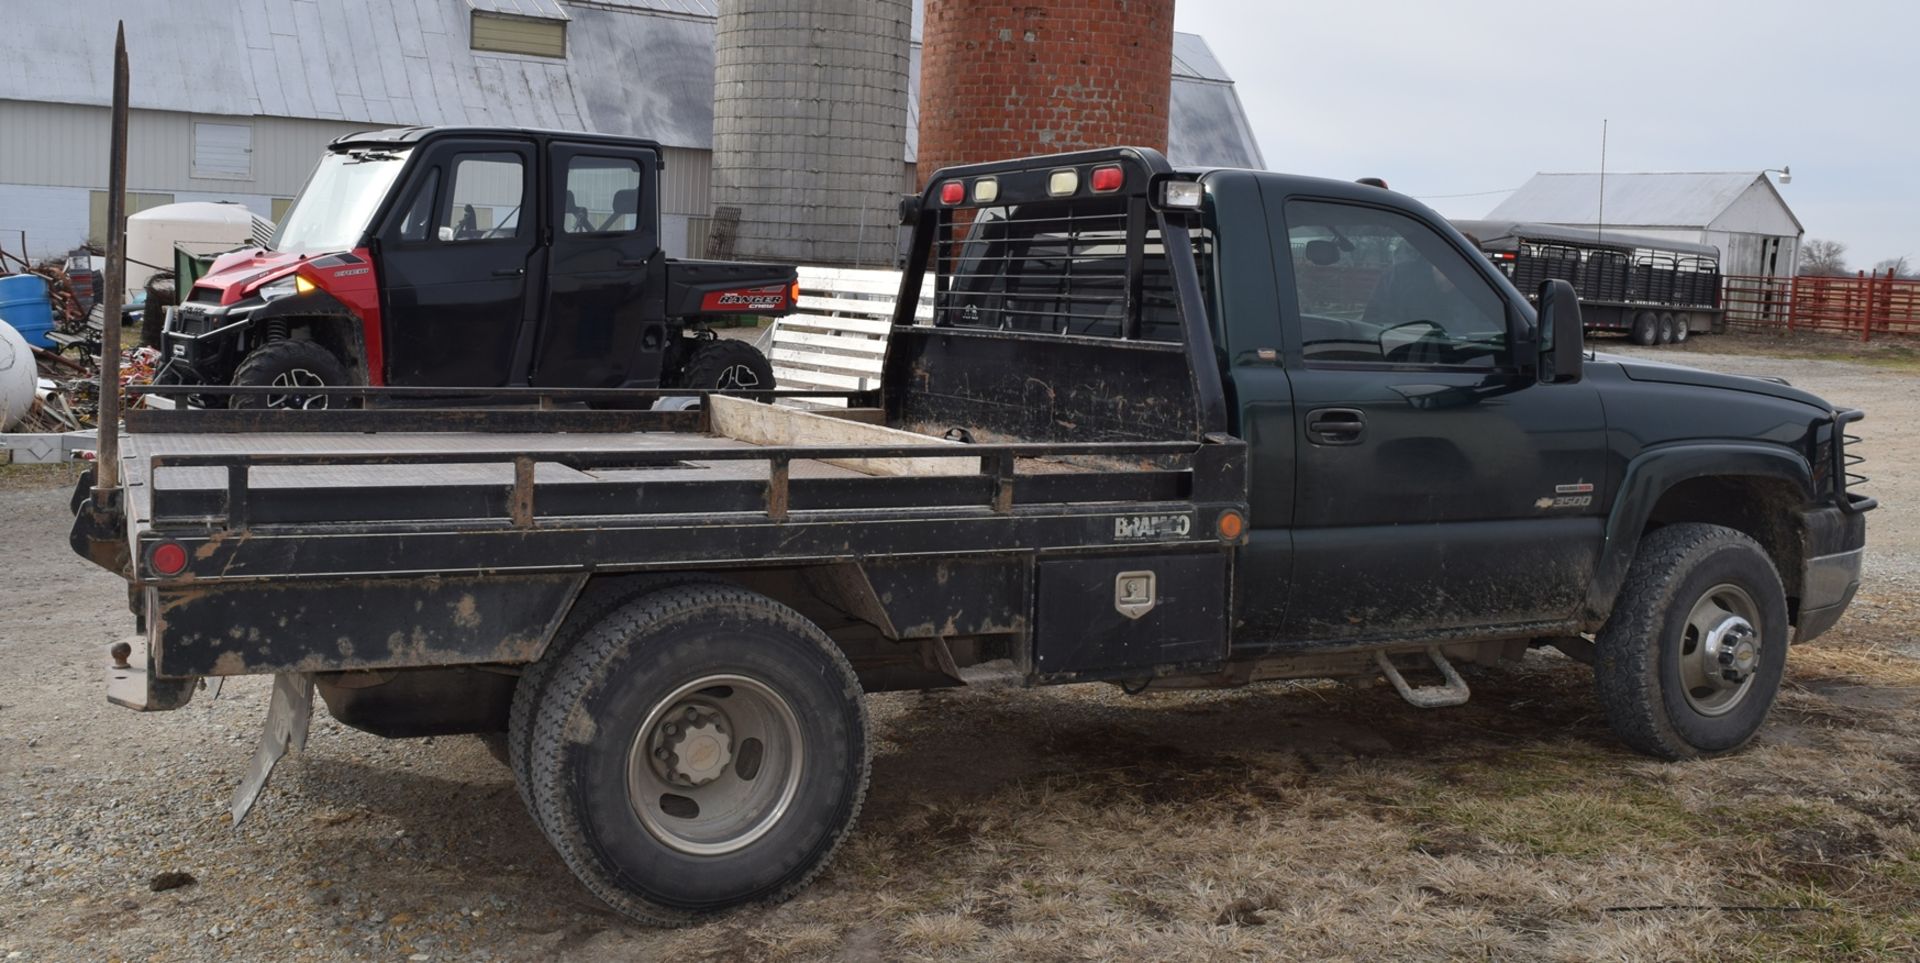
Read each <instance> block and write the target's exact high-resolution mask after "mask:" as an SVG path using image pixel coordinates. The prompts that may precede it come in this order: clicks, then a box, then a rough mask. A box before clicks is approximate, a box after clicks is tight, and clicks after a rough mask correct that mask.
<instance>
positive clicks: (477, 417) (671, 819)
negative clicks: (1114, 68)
mask: <svg viewBox="0 0 1920 963" xmlns="http://www.w3.org/2000/svg"><path fill="white" fill-rule="evenodd" d="M902 214H903V217H904V219H905V220H906V221H907V222H908V223H910V224H911V225H912V227H913V243H912V248H911V252H912V253H911V257H910V260H909V263H908V267H907V269H906V271H905V275H904V277H903V279H902V291H904V292H909V295H908V296H907V297H905V298H903V299H902V301H901V302H900V305H901V306H900V307H899V308H898V310H897V314H896V320H895V325H894V328H893V333H892V336H891V342H890V350H889V355H888V358H887V362H886V368H885V373H884V376H883V378H882V387H881V388H880V389H879V390H878V391H877V392H872V393H866V394H852V395H844V396H840V397H837V398H834V397H827V396H826V394H831V393H826V394H821V393H815V394H813V395H811V396H806V395H804V394H803V393H794V392H787V393H762V394H760V395H752V394H744V395H743V394H735V395H732V396H729V395H725V394H721V393H715V392H703V393H702V397H703V398H704V403H703V404H702V405H701V406H700V407H699V408H697V409H690V410H634V409H635V408H636V406H633V405H626V406H622V407H618V408H616V409H615V410H585V409H577V408H571V407H556V406H554V405H553V404H552V402H553V401H554V400H555V396H556V394H557V396H558V397H559V398H560V399H562V400H564V399H567V398H571V397H575V395H576V394H577V393H572V394H570V393H568V392H564V391H563V392H558V393H549V394H544V395H542V396H541V400H542V402H543V403H542V405H541V406H539V407H533V408H491V409H474V410H457V411H456V410H449V411H433V410H413V409H404V408H391V407H385V408H383V407H378V406H376V407H373V408H369V409H367V410H346V409H339V408H336V409H333V410H324V411H286V410H217V411H131V412H129V413H128V416H127V423H126V429H127V435H126V436H125V437H124V439H122V441H123V442H124V449H123V452H122V455H121V457H120V459H119V461H118V462H116V463H115V464H117V465H118V466H119V467H120V469H121V475H122V478H123V479H124V482H123V483H122V484H120V485H118V486H112V487H95V486H93V484H92V483H91V482H90V481H88V482H83V483H82V485H81V486H80V488H79V489H78V490H77V491H76V493H75V507H76V511H77V517H76V523H75V528H74V535H73V540H74V546H75V548H76V550H78V551H79V552H81V553H82V554H83V555H85V556H86V557H88V558H90V559H92V560H94V561H95V562H97V563H98V564H100V565H102V566H105V567H106V568H109V569H111V570H113V571H116V572H119V573H121V574H123V575H124V576H125V577H126V578H127V580H128V582H129V584H130V585H131V587H132V593H131V596H132V604H133V605H132V607H133V610H134V613H135V620H136V624H137V628H138V631H139V633H140V634H139V635H138V636H137V637H135V638H133V639H130V640H128V641H127V643H126V644H125V645H124V646H123V647H121V648H119V649H118V650H117V653H116V654H117V655H118V656H120V657H122V658H121V661H122V662H123V663H124V666H123V667H120V668H116V669H111V670H109V671H110V681H109V690H108V691H109V698H110V699H112V700H113V701H115V702H117V703H120V704H123V705H127V706H130V707H132V708H136V709H172V708H177V707H179V706H180V705H182V704H185V703H186V702H187V700H188V699H189V698H191V697H192V695H193V693H194V691H195V688H196V685H197V683H198V682H199V681H200V680H202V679H205V678H207V677H210V676H227V675H244V674H272V675H274V676H275V680H276V682H275V688H274V697H273V700H272V703H271V708H270V709H269V713H268V721H267V731H266V734H265V736H264V737H263V740H262V745H261V750H260V753H259V755H258V756H257V757H256V760H255V764H254V766H253V768H252V769H251V770H250V771H249V772H248V773H247V774H246V776H245V777H244V778H243V780H242V782H241V784H240V787H239V789H238V791H237V793H236V798H235V804H234V809H235V816H236V818H238V816H239V815H241V814H243V813H244V812H245V810H246V808H247V806H249V805H250V804H251V801H252V799H253V798H254V796H255V795H256V794H257V793H258V792H259V791H260V790H261V788H262V786H263V785H264V783H265V780H266V778H267V774H268V772H269V771H270V769H271V767H272V764H273V761H274V760H275V759H277V758H279V756H280V755H281V754H282V753H283V752H285V751H286V750H287V748H288V747H290V746H297V745H299V744H300V742H301V740H302V739H303V738H304V732H305V725H306V719H307V713H308V712H309V711H310V708H311V699H312V693H313V691H314V690H315V689H316V688H317V689H318V691H319V693H320V694H321V696H322V697H324V698H325V700H326V702H327V704H328V706H329V708H330V709H331V710H332V712H333V714H334V716H335V717H336V718H338V719H340V720H341V721H343V722H346V723H347V724H349V725H353V726H356V727H359V728H362V729H366V730H368V731H371V732H375V733H379V734H382V735H388V736H416V735H428V734H442V733H457V732H474V733H481V734H484V735H486V736H487V737H488V738H489V739H491V740H492V741H493V742H494V744H495V745H496V746H498V747H499V748H500V749H502V750H503V751H504V754H505V756H506V757H507V759H508V761H509V763H510V765H511V766H512V768H513V770H514V773H515V775H516V777H517V779H518V783H519V786H520V788H521V791H522V794H523V795H524V796H525V799H526V802H527V803H528V805H529V806H530V808H531V809H532V811H533V813H534V815H535V818H536V821H537V822H538V824H539V825H540V826H541V827H542V829H543V831H544V832H545V834H546V835H547V837H548V838H549V839H550V841H551V842H552V843H553V845H554V846H555V847H556V848H557V849H558V850H559V852H560V853H561V855H562V856H563V857H564V858H565V860H566V862H567V863H568V865H569V866H570V867H572V869H573V870H574V871H575V872H576V874H577V875H578V876H579V878H580V879H581V880H582V882H584V883H585V884H586V885H587V886H588V887H589V888H590V889H592V891H593V892H594V893H596V894H597V895H599V896H600V897H601V898H602V899H604V900H606V901H607V903H609V904H610V905H611V906H613V907H614V908H616V909H617V910H619V911H620V912H622V913H625V914H627V915H629V916H631V917H633V918H635V919H640V920H648V921H655V922H662V923H678V922H684V921H687V920H691V919H695V918H698V917H700V916H702V915H705V914H709V913H713V912H716V911H719V910H721V909H724V908H726V907H729V906H733V905H737V904H740V903H742V902H747V901H755V900H767V899H778V898H781V897H783V896H786V895H788V894H790V893H792V892H793V891H795V890H796V889H797V888H798V887H800V886H801V885H803V884H804V883H805V882H806V881H807V880H808V879H809V878H811V877H812V876H813V874H814V873H816V872H817V871H818V870H819V869H820V868H821V867H822V866H823V865H824V863H825V861H826V860H827V859H828V858H829V857H830V856H831V854H832V853H833V851H834V849H835V847H836V846H837V845H838V843H839V842H840V841H841V840H842V839H843V838H844V837H845V835H846V833H847V831H848V828H849V826H850V825H851V824H852V822H853V820H854V818H855V816H856V814H857V811H858V809H859V808H860V801H861V799H862V797H863V795H864V792H865V786H866V781H867V778H868V757H869V752H870V743H869V737H868V730H867V718H866V714H865V711H864V708H863V702H862V698H861V696H862V693H863V692H871V691H880V690H888V689H909V688H926V687H934V686H953V685H963V684H969V683H971V682H975V681H979V680H981V679H983V678H987V677H995V676H997V677H1000V678H1003V679H1004V678H1007V677H1011V678H1013V679H1015V680H1017V681H1019V682H1023V683H1025V684H1028V685H1045V684H1055V683H1069V682H1085V681H1095V680H1100V681H1108V682H1113V683H1118V684H1121V685H1124V686H1126V687H1127V688H1128V689H1129V690H1135V691H1137V690H1138V689H1140V688H1145V687H1149V686H1152V687H1192V686H1233V685H1243V684H1246V683H1249V682H1254V681H1259V680H1265V679H1278V678H1295V677H1333V676H1367V677H1375V676H1385V678H1386V679H1387V681H1388V682H1390V683H1392V684H1393V685H1394V687H1395V688H1396V689H1398V690H1399V691H1400V692H1401V694H1403V695H1404V696H1406V698H1407V699H1408V701H1410V702H1413V703H1415V704H1416V705H1423V706H1444V705H1450V704H1455V703H1457V702H1459V701H1462V700H1464V699H1465V698H1466V697H1467V695H1468V687H1467V683H1466V681H1465V680H1464V679H1463V678H1462V677H1461V676H1460V674H1459V673H1458V672H1457V671H1456V670H1455V668H1454V663H1455V662H1458V661H1465V662H1472V663H1480V664H1490V663H1497V662H1501V661H1504V660H1511V659H1515V658H1518V657H1520V656H1521V655H1523V654H1524V653H1525V652H1526V650H1527V649H1528V648H1529V647H1531V646H1541V645H1551V646H1556V647H1558V648H1560V649H1561V650H1563V651H1565V652H1567V653H1568V654H1570V655H1571V656H1573V657H1575V658H1577V659H1580V660H1583V661H1586V662H1590V663H1591V664H1592V665H1593V668H1594V675H1595V680H1596V685H1597V689H1598V694H1599V700H1600V702H1601V704H1602V706H1603V707H1604V709H1605V712H1606V715H1607V718H1608V719H1609V720H1610V722H1611V723H1612V725H1613V728H1614V729H1615V731H1616V732H1617V733H1618V734H1619V736H1620V738H1621V739H1622V741H1623V742H1625V743H1626V744H1627V745H1629V746H1631V747H1633V748H1635V749H1638V750H1641V751H1644V752H1648V753H1651V754H1654V755H1657V756H1663V757H1667V758H1686V757H1697V756H1707V755H1713V754H1716V753H1722V752H1728V751H1731V750H1734V749H1737V748H1738V747H1740V746H1741V745H1743V744H1744V743H1746V742H1747V741H1748V740H1749V739H1750V738H1751V737H1752V736H1753V735H1754V733H1755V731H1756V730H1757V729H1758V728H1759V727H1760V726H1761V723H1762V720H1763V719H1764V717H1765V715H1766V713H1767V710H1768V708H1769V706H1770V704H1771V702H1772V700H1773V697H1774V693H1775V690H1776V688H1777V687H1778V685H1779V682H1780V677H1781V673H1782V670H1783V666H1784V662H1785V657H1786V648H1787V645H1788V644H1789V641H1790V640H1793V641H1805V640H1807V639H1811V638H1813V637H1815V636H1818V635H1819V634H1821V633H1822V632H1824V631H1826V630H1827V629H1828V628H1830V627H1831V626H1832V625H1833V624H1834V622H1835V621H1836V620H1837V619H1838V618H1839V617H1840V615H1841V612H1842V611H1843V610H1844V609H1845V607H1846V606H1847V604H1848V602H1849V601H1850V600H1851V599H1852V597H1853V594H1854V592H1855V590H1856V588H1857V586H1858V583H1859V578H1860V559H1861V552H1862V547H1863V544H1864V539H1865V524H1864V514H1863V513H1864V512H1865V511H1866V510H1868V509H1870V508H1872V507H1873V501H1872V500H1871V499H1869V498H1866V497H1864V496H1862V495H1860V494H1858V493H1856V492H1851V491H1849V490H1848V483H1849V475H1848V471H1849V466H1850V465H1851V463H1852V462H1853V461H1854V460H1855V459H1854V456H1852V455H1850V454H1849V453H1848V452H1847V450H1846V446H1847V436H1846V434H1845V429H1846V426H1847V425H1848V424H1849V423H1850V422H1852V421H1854V420H1856V419H1858V418H1859V417H1861V416H1860V413H1859V412H1857V411H1842V410H1836V409H1834V408H1832V407H1830V406H1829V405H1827V404H1826V403H1825V402H1822V401H1821V400H1819V399H1818V398H1815V397H1813V396H1811V395H1809V394H1806V393H1805V392H1801V391H1798V390H1795V389H1793V388H1791V387H1788V386H1786V385H1785V384H1782V383H1775V382H1769V381H1762V380H1755V379H1749V378H1736V377H1727V376H1722V375H1715V374H1709V373H1706V372H1700V371H1693V370H1689V369H1685V368H1679V367H1674V366H1669V365H1656V364H1647V363H1642V362H1638V361H1630V360H1626V359H1618V358H1606V357H1588V356H1587V355H1585V354H1584V353H1583V349H1582V343H1581V320H1580V316H1579V310H1578V304H1577V301H1576V299H1575V297H1574V296H1573V292H1572V291H1571V289H1570V288H1568V287H1567V286H1566V284H1565V282H1560V281H1553V282H1548V283H1547V284H1546V285H1544V286H1543V288H1542V290H1541V292H1540V293H1539V297H1538V302H1539V307H1538V309H1537V311H1536V309H1535V308H1534V307H1533V306H1532V305H1531V304H1530V303H1529V300H1528V299H1527V298H1526V297H1523V296H1522V295H1521V293H1520V292H1519V291H1517V290H1515V289H1514V288H1513V287H1512V286H1511V284H1510V283H1509V282H1508V281H1507V280H1506V279H1505V278H1504V277H1503V276H1501V275H1500V274H1499V273H1498V272H1497V271H1496V270H1494V268H1493V266H1492V265H1491V264H1490V263H1489V262H1488V261H1487V260H1486V259H1485V258H1482V257H1480V256H1478V255H1477V254H1476V253H1475V252H1474V251H1473V249H1472V248H1471V247H1469V246H1468V244H1467V242H1466V241H1465V240H1464V239H1463V238H1462V237H1461V236H1460V235H1459V234H1458V233H1457V232H1455V231H1454V230H1452V229H1451V228H1450V227H1448V226H1447V223H1446V222H1445V221H1444V220H1442V219H1440V218H1439V217H1438V216H1436V215H1435V214H1434V213H1433V212H1431V211H1429V210H1428V209H1427V208H1425V207H1423V206H1421V205H1420V204H1418V203H1416V202H1414V201H1412V200H1410V199H1408V198H1405V197H1401V196H1399V195H1396V194H1391V193H1388V192H1385V191H1382V190H1379V189H1377V188H1372V187H1365V186H1358V185H1353V184H1346V183H1341V182H1333V181H1325V180H1314V179H1307V178H1300V177H1291V176H1284V175H1279V174H1268V173H1257V172H1250V171H1236V170H1218V171H1201V172H1187V171H1176V170H1174V169H1172V168H1170V167H1169V166H1168V165H1167V163H1166V162H1165V161H1164V159H1162V158H1161V156H1160V155H1159V154H1157V153H1155V152H1153V151H1150V150H1142V149H1115V150H1107V151H1098V152H1091V153H1079V154H1068V155H1061V156H1056V157H1041V158H1031V159H1026V160H1018V161H1009V162H1004V163H996V164H986V165H979V166H970V167H962V168H953V169H949V170H945V171H942V172H940V173H939V174H938V175H937V176H935V177H934V178H933V180H932V182H931V183H930V184H929V186H928V188H927V191H926V193H925V194H924V195H923V196H921V197H918V198H909V199H907V200H905V201H903V203H902ZM1383 252H1384V255H1385V256H1381V255H1382V253H1383ZM1358 253H1364V254H1365V256H1364V257H1362V256H1357V254H1358ZM1378 265H1391V268H1385V269H1383V268H1380V267H1378ZM929 273H931V274H932V276H933V279H934V291H935V298H934V305H933V316H932V321H931V322H930V323H920V324H916V323H915V321H914V312H915V307H916V305H915V301H916V299H915V298H914V297H913V296H912V294H913V293H917V292H918V291H919V290H920V288H921V282H922V279H923V277H925V276H926V275H927V274H929ZM322 390H326V391H335V392H356V391H357V392H382V391H385V392H388V393H392V392H400V393H402V394H404V393H405V392H406V391H407V389H322ZM416 390H418V389H416ZM782 394H784V395H786V396H787V397H785V398H781V399H780V400H783V401H785V402H787V404H767V403H764V402H766V401H768V400H771V399H773V398H778V397H779V396H780V395H782ZM644 395H645V393H644V392H643V393H642V396H644ZM832 401H838V402H839V403H841V404H843V405H846V407H844V408H840V409H828V408H825V407H814V408H811V409H808V410H802V409H801V408H799V407H795V406H794V405H795V404H808V403H811V404H813V405H816V406H819V405H824V404H825V403H828V402H832ZM103 447H104V444H103ZM1416 671H1417V672H1419V673H1421V674H1422V676H1424V677H1428V678H1438V679H1439V680H1441V681H1438V682H1434V683H1430V684H1415V682H1411V681H1409V680H1408V678H1407V676H1408V675H1410V674H1413V673H1415V672H1416Z"/></svg>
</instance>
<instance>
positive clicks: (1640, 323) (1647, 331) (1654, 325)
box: [1632, 311, 1660, 346]
mask: <svg viewBox="0 0 1920 963" xmlns="http://www.w3.org/2000/svg"><path fill="white" fill-rule="evenodd" d="M1632 336H1633V343H1634V344H1637V345H1642V346H1650V345H1653V344H1656V343H1658V342H1659V340H1660V318H1659V316H1658V315H1656V314H1654V313H1653V312H1652V311H1642V312H1640V313H1639V314H1636V315H1634V316H1633V332H1632Z"/></svg>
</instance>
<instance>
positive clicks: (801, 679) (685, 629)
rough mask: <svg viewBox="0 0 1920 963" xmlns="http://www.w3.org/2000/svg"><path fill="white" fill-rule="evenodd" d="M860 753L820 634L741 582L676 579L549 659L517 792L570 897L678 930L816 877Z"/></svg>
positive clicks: (852, 808)
mask: <svg viewBox="0 0 1920 963" xmlns="http://www.w3.org/2000/svg"><path fill="white" fill-rule="evenodd" d="M869 752H870V749H869V740H868V734H867V715H866V704H865V702H864V699H863V696H862V693H861V689H860V683H859V680H858V679H857V678H856V677H855V676H854V673H853V668H852V666H850V665H849V664H848V663H847V660H846V657H845V656H844V655H843V654H841V652H840V650H839V648H838V647H837V646H836V645H834V643H833V641H832V640H831V639H829V638H827V636H826V634H825V633H823V632H821V631H820V629H819V628H818V627H816V626H815V625H814V624H813V623H811V622H809V621H807V620H806V619H805V618H803V617H801V616H800V615H799V613H797V612H794V611H793V610H792V609H790V608H787V607H786V606H784V605H781V604H779V603H777V602H774V601H773V600H771V599H768V598H766V597H764V596H761V595H757V594H755V593H753V592H749V591H747V590H745V589H741V588H738V587H734V586H725V585H689V586H680V587H677V588H670V589H665V590H661V591H655V592H649V593H646V594H644V595H642V596H640V597H638V598H635V599H632V600H630V601H628V602H627V603H626V604H624V605H622V606H620V607H619V608H618V609H617V610H615V611H614V612H613V613H612V614H610V615H608V616H607V617H605V618H604V619H602V620H601V621H600V623H599V624H598V625H597V626H595V627H594V628H593V629H592V630H591V631H589V632H588V633H587V634H586V636H585V637H584V638H582V639H581V640H580V642H579V644H577V645H575V646H574V647H573V648H572V649H571V650H569V651H568V652H566V653H565V654H564V655H563V656H562V657H561V659H560V660H559V663H558V664H557V665H556V666H555V667H554V669H553V673H552V677H551V679H550V680H549V681H548V683H547V686H546V688H545V690H544V691H543V692H542V694H541V696H540V705H539V709H538V715H537V718H536V720H535V724H534V732H533V740H532V752H531V753H530V760H529V769H530V770H531V776H532V779H531V783H530V786H529V789H530V792H529V795H531V796H532V797H533V810H534V818H535V820H536V821H537V822H538V823H539V824H540V828H541V829H542V831H544V832H545V833H546V836H547V839H548V840H549V841H551V842H552V843H553V845H554V848H555V849H556V850H558V851H559V853H560V857H561V859H563V860H564V861H565V862H566V864H567V866H568V867H569V868H570V869H572V870H573V873H574V875H575V876H576V877H578V878H579V880H580V881H581V882H582V883H583V884H585V885H586V887H587V888H588V889H590V890H592V891H593V893H594V894H595V895H597V896H599V897H600V898H601V899H602V900H604V901H606V903H607V904H608V905H609V906H611V907H612V908H613V909H615V910H616V911H618V912H620V913H622V914H624V915H626V916H627V917H629V918H631V919H634V920H637V921H640V922H643V923H651V924H663V925H679V924H684V923H689V922H692V921H694V920H696V919H699V918H700V917H702V916H706V915H710V914H713V913H716V912H719V911H721V910H724V909H727V908H729V907H733V906H738V905H740V904H743V903H750V902H756V901H762V902H777V901H780V900H783V899H786V898H787V897H789V896H791V895H792V894H793V893H794V892H796V891H797V890H799V889H800V887H802V886H804V885H805V884H806V883H807V882H808V881H809V880H811V879H812V878H813V877H814V875H815V874H817V873H819V872H820V871H821V870H822V869H824V868H825V867H826V865H827V863H828V861H829V860H830V859H831V858H832V856H833V853H834V851H835V850H836V849H837V848H838V847H839V845H840V842H841V840H843V839H844V838H845V837H846V835H847V833H848V831H849V829H850V828H851V827H852V825H853V821H854V818H855V816H857V815H858V813H859V811H860V804H861V802H862V800H863V799H864V798H865V796H866V787H867V777H868V772H869V766H870V758H869ZM683 754H684V756H683ZM675 780H687V781H686V782H685V783H684V785H683V784H681V783H679V782H675ZM663 787H664V788H663Z"/></svg>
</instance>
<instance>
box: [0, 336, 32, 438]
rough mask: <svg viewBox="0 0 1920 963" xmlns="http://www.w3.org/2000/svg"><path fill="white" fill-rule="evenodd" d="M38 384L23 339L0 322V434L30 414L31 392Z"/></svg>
mask: <svg viewBox="0 0 1920 963" xmlns="http://www.w3.org/2000/svg"><path fill="white" fill-rule="evenodd" d="M39 383H40V373H39V369H38V368H37V367H36V366H35V365H34V363H33V352H32V351H31V350H29V349H28V348H27V339H25V338H23V337H21V336H20V332H18V331H15V330H13V326H12V325H10V324H8V323H6V322H5V321H0V431H12V430H13V428H14V426H15V425H18V424H19V423H20V420H21V419H22V418H25V417H26V416H27V412H29V411H32V410H33V389H34V388H35V387H36V386H38V385H39Z"/></svg>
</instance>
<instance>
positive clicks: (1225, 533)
mask: <svg viewBox="0 0 1920 963" xmlns="http://www.w3.org/2000/svg"><path fill="white" fill-rule="evenodd" d="M1214 529H1215V530H1216V531H1218V532H1219V533H1220V537H1221V538H1224V539H1226V540H1227V541H1233V540H1234V539H1236V538H1239V537H1240V536H1241V535H1243V534H1245V533H1246V531H1247V520H1246V519H1245V518H1242V517H1240V513H1239V512H1232V511H1228V512H1221V513H1220V519H1219V521H1216V522H1214Z"/></svg>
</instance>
